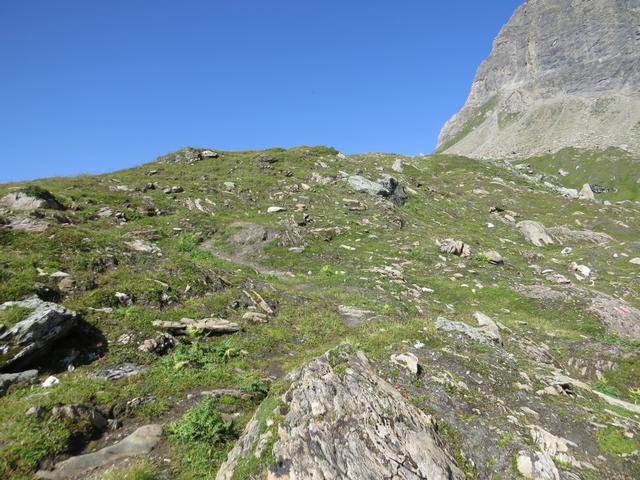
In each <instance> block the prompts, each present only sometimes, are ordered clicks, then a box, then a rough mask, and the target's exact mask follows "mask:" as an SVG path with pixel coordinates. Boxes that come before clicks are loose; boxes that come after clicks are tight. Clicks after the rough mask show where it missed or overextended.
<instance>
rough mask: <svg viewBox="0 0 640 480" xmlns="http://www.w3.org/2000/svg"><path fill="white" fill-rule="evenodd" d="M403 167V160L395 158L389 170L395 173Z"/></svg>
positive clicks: (399, 171) (400, 171)
mask: <svg viewBox="0 0 640 480" xmlns="http://www.w3.org/2000/svg"><path fill="white" fill-rule="evenodd" d="M403 167H404V162H403V161H402V159H401V158H396V159H395V161H394V162H393V165H392V166H391V170H393V171H394V172H397V173H402V171H403V170H404V168H403Z"/></svg>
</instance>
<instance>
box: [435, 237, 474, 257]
mask: <svg viewBox="0 0 640 480" xmlns="http://www.w3.org/2000/svg"><path fill="white" fill-rule="evenodd" d="M438 246H439V247H440V251H441V252H442V253H448V254H451V255H457V256H459V257H468V256H470V255H471V247H470V246H469V245H467V244H466V243H464V242H463V241H462V240H454V239H452V238H446V239H444V240H441V241H439V242H438Z"/></svg>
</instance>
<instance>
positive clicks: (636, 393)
mask: <svg viewBox="0 0 640 480" xmlns="http://www.w3.org/2000/svg"><path fill="white" fill-rule="evenodd" d="M629 398H631V401H632V402H633V403H640V387H636V388H630V389H629Z"/></svg>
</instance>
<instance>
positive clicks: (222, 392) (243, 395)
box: [200, 388, 256, 400]
mask: <svg viewBox="0 0 640 480" xmlns="http://www.w3.org/2000/svg"><path fill="white" fill-rule="evenodd" d="M200 395H202V396H205V397H212V398H220V397H233V398H239V399H241V400H251V399H252V398H255V396H256V395H255V394H254V393H251V392H243V391H242V390H235V389H233V388H217V389H215V390H205V391H203V392H200Z"/></svg>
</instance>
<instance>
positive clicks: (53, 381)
mask: <svg viewBox="0 0 640 480" xmlns="http://www.w3.org/2000/svg"><path fill="white" fill-rule="evenodd" d="M59 383H60V380H59V379H58V377H54V376H53V375H50V376H48V377H47V378H46V379H45V380H44V382H42V384H41V386H42V387H44V388H49V387H53V386H54V385H58V384H59Z"/></svg>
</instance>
